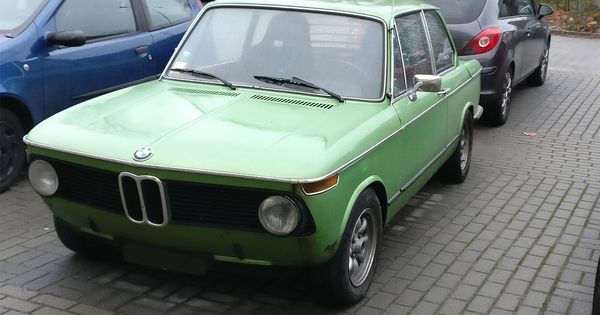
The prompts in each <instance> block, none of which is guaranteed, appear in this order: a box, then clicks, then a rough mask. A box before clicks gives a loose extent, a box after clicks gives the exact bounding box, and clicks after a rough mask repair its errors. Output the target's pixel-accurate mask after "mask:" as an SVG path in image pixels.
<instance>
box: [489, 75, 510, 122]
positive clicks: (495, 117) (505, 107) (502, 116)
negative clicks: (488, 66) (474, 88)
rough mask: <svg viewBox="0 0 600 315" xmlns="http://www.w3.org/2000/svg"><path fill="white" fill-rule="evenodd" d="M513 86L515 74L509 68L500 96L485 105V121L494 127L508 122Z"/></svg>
mask: <svg viewBox="0 0 600 315" xmlns="http://www.w3.org/2000/svg"><path fill="white" fill-rule="evenodd" d="M512 85H513V72H512V69H511V68H510V67H509V68H508V70H506V73H505V74H504V79H503V80H502V86H501V88H500V91H499V92H498V96H497V97H495V98H494V99H493V100H492V101H491V102H489V103H487V104H484V110H483V119H484V120H485V121H486V122H488V123H490V124H492V125H494V126H502V125H504V124H505V123H506V120H508V115H509V114H510V106H511V103H512V90H513V88H512Z"/></svg>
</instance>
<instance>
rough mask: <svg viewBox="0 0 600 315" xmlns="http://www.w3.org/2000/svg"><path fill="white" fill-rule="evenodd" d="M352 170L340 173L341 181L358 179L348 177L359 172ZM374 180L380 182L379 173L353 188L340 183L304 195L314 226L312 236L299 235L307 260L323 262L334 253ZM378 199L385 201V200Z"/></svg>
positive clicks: (352, 181)
mask: <svg viewBox="0 0 600 315" xmlns="http://www.w3.org/2000/svg"><path fill="white" fill-rule="evenodd" d="M353 170H357V169H355V168H352V169H351V170H348V171H347V172H344V174H340V182H341V183H343V182H348V183H356V182H357V181H355V180H352V179H351V178H352V177H355V176H357V177H358V176H360V175H357V174H352V173H353V172H352V171H353ZM357 171H358V170H357ZM377 182H379V183H382V182H383V181H382V179H381V178H380V177H379V176H377V175H371V176H368V177H366V178H364V179H363V180H362V181H360V183H359V184H358V185H353V186H352V187H349V185H348V186H344V185H340V186H338V187H336V188H335V189H333V190H332V191H329V192H327V193H324V194H321V195H317V196H310V197H306V198H305V202H306V204H307V205H308V207H309V209H310V210H311V213H312V215H313V218H314V219H315V225H316V229H317V230H316V232H315V233H314V234H312V235H309V236H303V237H299V243H300V248H301V249H302V252H303V255H304V257H305V261H306V263H308V264H319V263H324V262H326V261H328V260H330V259H331V258H332V257H333V256H334V255H335V253H336V252H337V249H338V247H339V244H340V240H341V239H342V236H343V234H344V231H345V228H346V225H347V223H348V218H349V217H350V213H351V212H352V207H353V206H354V204H355V202H356V200H357V199H358V196H359V195H360V193H361V192H362V191H363V190H365V189H366V188H367V187H369V186H370V185H372V184H374V183H377ZM342 202H343V203H342ZM381 202H382V203H385V202H387V200H382V201H381ZM383 207H384V205H383V204H382V208H383Z"/></svg>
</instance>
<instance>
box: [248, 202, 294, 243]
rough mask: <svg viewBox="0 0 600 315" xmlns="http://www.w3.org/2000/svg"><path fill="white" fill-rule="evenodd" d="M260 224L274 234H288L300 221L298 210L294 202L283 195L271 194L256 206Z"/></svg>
mask: <svg viewBox="0 0 600 315" xmlns="http://www.w3.org/2000/svg"><path fill="white" fill-rule="evenodd" d="M258 219H259V220H260V224H262V226H263V227H264V228H265V229H266V230H267V231H269V232H270V233H273V234H275V235H288V234H290V233H292V232H293V231H294V229H295V228H296V226H298V222H299V221H300V212H299V211H298V207H296V204H294V202H293V201H292V200H290V199H289V198H286V197H284V196H271V197H269V198H267V199H265V200H264V201H263V202H262V203H261V204H260V207H259V208H258Z"/></svg>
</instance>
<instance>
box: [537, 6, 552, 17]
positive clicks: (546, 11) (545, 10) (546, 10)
mask: <svg viewBox="0 0 600 315" xmlns="http://www.w3.org/2000/svg"><path fill="white" fill-rule="evenodd" d="M553 13H554V9H552V7H551V6H549V5H547V4H540V7H539V8H538V18H540V19H541V18H543V17H544V16H548V15H551V14H553Z"/></svg>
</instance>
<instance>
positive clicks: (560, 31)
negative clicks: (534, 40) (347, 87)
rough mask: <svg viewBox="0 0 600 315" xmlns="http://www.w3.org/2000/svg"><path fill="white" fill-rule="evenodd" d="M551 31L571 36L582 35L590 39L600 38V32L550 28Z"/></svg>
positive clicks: (555, 33)
mask: <svg viewBox="0 0 600 315" xmlns="http://www.w3.org/2000/svg"><path fill="white" fill-rule="evenodd" d="M550 32H552V34H554V35H563V36H571V37H582V38H590V39H600V33H587V32H574V31H563V30H557V29H550Z"/></svg>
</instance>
